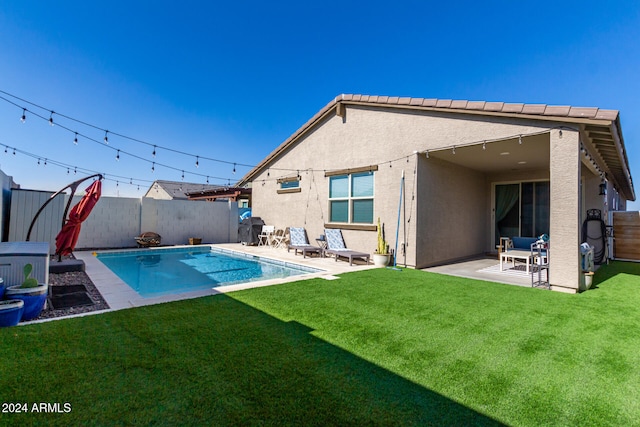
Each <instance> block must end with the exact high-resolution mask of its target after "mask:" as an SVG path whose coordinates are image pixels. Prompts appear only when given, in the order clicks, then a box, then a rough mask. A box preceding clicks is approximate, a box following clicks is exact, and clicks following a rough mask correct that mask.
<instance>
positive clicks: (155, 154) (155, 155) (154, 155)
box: [151, 145, 156, 157]
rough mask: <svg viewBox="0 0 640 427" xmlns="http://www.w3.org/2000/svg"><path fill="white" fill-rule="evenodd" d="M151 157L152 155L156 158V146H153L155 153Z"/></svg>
mask: <svg viewBox="0 0 640 427" xmlns="http://www.w3.org/2000/svg"><path fill="white" fill-rule="evenodd" d="M151 155H152V156H153V157H155V156H156V146H155V145H154V146H153V153H151Z"/></svg>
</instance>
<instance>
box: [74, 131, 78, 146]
mask: <svg viewBox="0 0 640 427" xmlns="http://www.w3.org/2000/svg"><path fill="white" fill-rule="evenodd" d="M73 143H74V144H75V145H78V132H76V136H75V138H73Z"/></svg>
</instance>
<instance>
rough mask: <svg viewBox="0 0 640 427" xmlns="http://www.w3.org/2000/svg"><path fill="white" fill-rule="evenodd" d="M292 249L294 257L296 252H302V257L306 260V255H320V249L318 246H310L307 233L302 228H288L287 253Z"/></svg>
mask: <svg viewBox="0 0 640 427" xmlns="http://www.w3.org/2000/svg"><path fill="white" fill-rule="evenodd" d="M291 249H293V250H294V251H295V252H294V254H295V255H298V251H300V252H302V257H303V258H306V257H307V254H319V255H322V249H321V248H320V247H318V246H312V245H310V244H309V239H307V232H306V230H305V229H304V228H302V227H290V228H289V244H288V245H287V252H289V251H291Z"/></svg>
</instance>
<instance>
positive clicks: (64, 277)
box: [38, 271, 109, 319]
mask: <svg viewBox="0 0 640 427" xmlns="http://www.w3.org/2000/svg"><path fill="white" fill-rule="evenodd" d="M70 285H84V287H85V288H86V289H87V295H89V298H91V300H92V301H93V304H92V305H82V306H77V307H69V308H63V309H58V310H54V309H53V308H52V307H51V304H50V303H47V307H46V308H45V309H44V310H42V313H40V316H38V319H51V318H56V317H64V316H70V315H72V314H79V313H88V312H91V311H98V310H106V309H108V308H109V305H108V304H107V303H106V301H105V300H104V298H102V295H100V292H99V291H98V289H97V288H96V287H95V285H94V284H93V282H92V281H91V279H90V278H89V276H88V275H87V274H86V273H85V272H84V271H82V272H80V271H74V272H70V273H61V274H51V273H50V274H49V286H51V287H58V286H70Z"/></svg>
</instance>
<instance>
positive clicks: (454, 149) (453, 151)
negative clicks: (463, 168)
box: [451, 145, 456, 154]
mask: <svg viewBox="0 0 640 427" xmlns="http://www.w3.org/2000/svg"><path fill="white" fill-rule="evenodd" d="M451 152H452V153H453V154H456V146H455V145H454V146H453V149H452V150H451Z"/></svg>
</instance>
